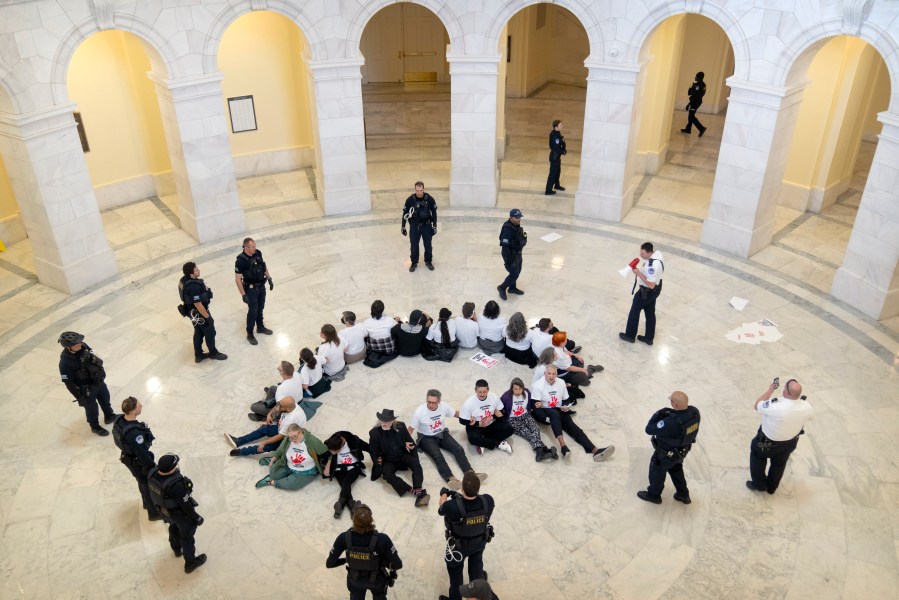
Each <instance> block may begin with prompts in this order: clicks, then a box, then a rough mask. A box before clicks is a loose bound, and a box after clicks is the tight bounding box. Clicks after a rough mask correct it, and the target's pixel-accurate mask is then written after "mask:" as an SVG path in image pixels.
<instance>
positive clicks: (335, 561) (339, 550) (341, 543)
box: [325, 529, 403, 571]
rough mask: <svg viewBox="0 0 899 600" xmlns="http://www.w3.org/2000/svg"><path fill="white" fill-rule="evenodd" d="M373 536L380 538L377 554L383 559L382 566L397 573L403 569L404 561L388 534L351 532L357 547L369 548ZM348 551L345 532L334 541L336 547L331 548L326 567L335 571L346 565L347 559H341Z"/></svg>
mask: <svg viewBox="0 0 899 600" xmlns="http://www.w3.org/2000/svg"><path fill="white" fill-rule="evenodd" d="M373 535H376V536H378V541H377V543H376V544H375V552H376V553H377V554H378V556H380V557H381V565H382V566H385V567H389V568H391V569H393V570H395V571H399V570H400V569H402V568H403V560H402V559H401V558H400V555H399V554H398V553H397V551H396V547H395V546H394V545H393V542H392V541H391V540H390V538H389V537H387V534H386V533H378V532H377V531H372V532H368V533H356V532H355V531H353V530H352V529H351V530H350V536H351V540H352V544H353V546H357V547H360V546H361V547H365V548H367V547H368V545H369V544H371V536H373ZM346 550H347V545H346V532H344V533H341V534H340V535H338V536H337V539H336V540H334V545H332V546H331V551H330V552H329V553H328V558H327V560H326V561H325V566H326V567H328V568H329V569H333V568H334V567H339V566H340V565H345V564H346V558H343V557H341V554H343V553H345V552H346Z"/></svg>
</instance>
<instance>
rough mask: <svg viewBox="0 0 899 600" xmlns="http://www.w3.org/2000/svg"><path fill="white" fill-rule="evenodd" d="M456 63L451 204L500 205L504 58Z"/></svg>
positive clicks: (451, 57)
mask: <svg viewBox="0 0 899 600" xmlns="http://www.w3.org/2000/svg"><path fill="white" fill-rule="evenodd" d="M446 58H447V60H448V61H449V63H450V75H451V77H452V79H451V81H450V98H451V99H450V112H451V117H450V118H451V125H452V134H451V142H450V143H451V145H452V148H451V156H452V165H451V170H450V204H451V205H452V206H496V194H497V189H498V181H499V172H498V170H497V168H496V164H497V163H496V90H497V75H498V64H499V59H500V56H499V55H495V56H494V55H487V56H462V55H458V54H448V55H447V57H446Z"/></svg>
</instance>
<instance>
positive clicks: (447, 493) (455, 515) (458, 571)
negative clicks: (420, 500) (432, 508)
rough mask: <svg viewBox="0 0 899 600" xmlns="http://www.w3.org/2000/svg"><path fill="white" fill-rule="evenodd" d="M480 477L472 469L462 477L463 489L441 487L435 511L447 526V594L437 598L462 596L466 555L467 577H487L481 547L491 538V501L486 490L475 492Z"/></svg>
mask: <svg viewBox="0 0 899 600" xmlns="http://www.w3.org/2000/svg"><path fill="white" fill-rule="evenodd" d="M480 489H481V480H480V479H479V478H478V476H477V474H476V473H474V472H473V471H469V472H467V473H466V474H465V475H464V476H463V477H462V491H461V493H460V492H453V491H451V490H448V489H446V488H443V489H442V490H440V508H438V509H437V514H438V515H440V516H442V517H443V522H444V525H445V526H446V553H445V555H444V561H445V562H446V570H447V572H448V573H449V580H450V587H449V596H440V600H461V598H462V595H461V594H460V593H459V586H460V585H462V580H463V571H464V569H465V559H466V558H467V559H468V580H469V581H474V580H475V579H487V572H486V571H485V570H484V548H485V547H486V546H487V543H488V542H489V541H490V540H492V539H493V526H492V525H490V516H491V515H492V514H493V507H494V502H493V498H492V497H491V496H490V495H489V494H483V495H478V492H479V491H480Z"/></svg>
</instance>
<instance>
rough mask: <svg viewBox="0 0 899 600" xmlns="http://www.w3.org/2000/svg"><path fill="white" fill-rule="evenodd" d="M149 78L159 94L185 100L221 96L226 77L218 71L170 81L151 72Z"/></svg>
mask: <svg viewBox="0 0 899 600" xmlns="http://www.w3.org/2000/svg"><path fill="white" fill-rule="evenodd" d="M147 77H148V78H149V79H150V81H152V82H153V83H155V84H156V90H157V92H160V93H164V94H165V95H167V96H168V97H169V98H171V99H172V100H183V99H185V98H199V97H202V96H215V95H221V93H222V79H224V77H225V76H224V74H223V73H222V72H221V71H216V72H215V73H204V74H203V75H189V76H187V77H178V78H175V79H169V78H167V77H163V76H162V75H160V74H159V73H156V72H154V71H149V72H148V73H147Z"/></svg>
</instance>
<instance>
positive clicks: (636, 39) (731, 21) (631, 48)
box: [624, 1, 750, 79]
mask: <svg viewBox="0 0 899 600" xmlns="http://www.w3.org/2000/svg"><path fill="white" fill-rule="evenodd" d="M685 8H686V7H684V3H683V2H682V1H669V2H667V3H665V4H661V5H659V6H657V7H655V8H654V9H653V10H652V11H650V12H649V13H647V15H646V16H645V17H644V18H643V20H642V21H640V22H639V23H637V24H636V26H635V28H634V33H633V35H632V36H631V39H630V41H629V42H628V47H627V52H626V55H625V57H624V62H628V63H633V64H637V63H638V62H639V59H640V51H641V50H642V48H643V46H644V44H646V41H647V40H648V39H649V36H650V35H652V32H653V31H655V29H656V27H658V26H659V25H660V24H661V23H662V21H664V20H665V19H667V18H669V17H673V16H674V15H677V14H696V15H700V16H703V17H706V18H707V19H709V20H711V21H713V22H714V23H715V24H716V25H718V27H720V28H721V29H722V30H723V31H724V35H726V36H727V39H728V40H730V45H731V46H732V47H733V49H734V77H735V78H737V79H746V78H748V76H749V58H750V57H749V40H748V39H747V37H746V34H745V33H744V32H743V28H742V27H740V23H739V21H738V20H737V19H736V18H735V17H734V15H733V14H732V13H731V12H730V11H728V10H727V9H726V8H724V7H723V6H719V5H717V4H711V3H707V2H703V3H702V7H701V9H700V10H698V11H692V10H686V9H685Z"/></svg>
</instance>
